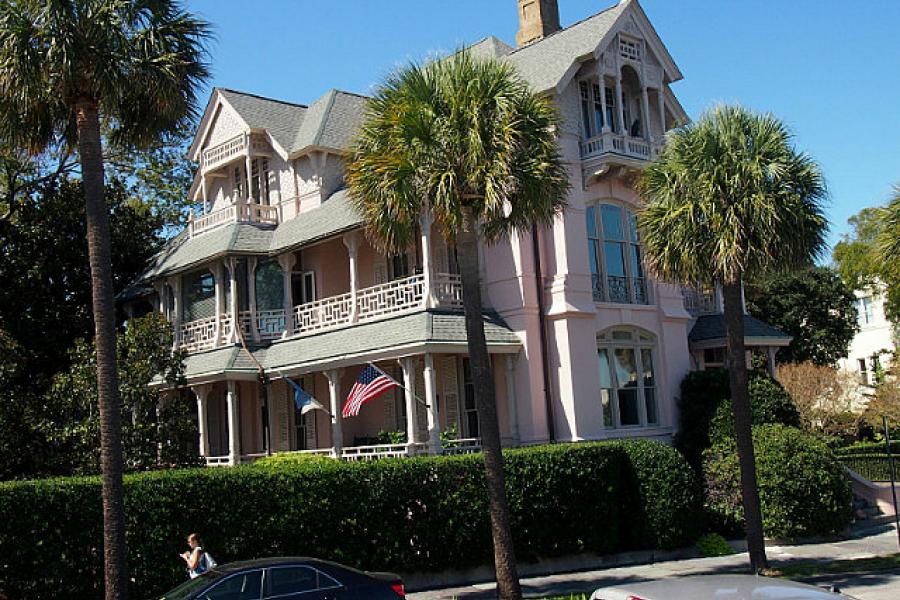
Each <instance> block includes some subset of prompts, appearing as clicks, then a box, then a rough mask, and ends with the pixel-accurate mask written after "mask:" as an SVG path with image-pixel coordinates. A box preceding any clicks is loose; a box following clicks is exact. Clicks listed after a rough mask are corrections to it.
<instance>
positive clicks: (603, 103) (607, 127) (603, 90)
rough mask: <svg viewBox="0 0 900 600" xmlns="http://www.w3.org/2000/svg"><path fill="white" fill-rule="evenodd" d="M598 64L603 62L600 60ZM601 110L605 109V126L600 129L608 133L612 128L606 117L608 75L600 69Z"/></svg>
mask: <svg viewBox="0 0 900 600" xmlns="http://www.w3.org/2000/svg"><path fill="white" fill-rule="evenodd" d="M598 64H602V63H601V62H600V61H598ZM599 86H600V110H601V111H603V114H602V115H601V118H602V119H603V126H602V127H601V128H600V131H601V132H603V133H606V132H607V131H609V130H610V125H609V123H608V119H607V118H606V77H604V76H603V70H602V69H601V70H600V83H599Z"/></svg>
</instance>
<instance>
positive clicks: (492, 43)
mask: <svg viewBox="0 0 900 600" xmlns="http://www.w3.org/2000/svg"><path fill="white" fill-rule="evenodd" d="M466 50H468V51H469V54H470V55H472V56H473V57H475V58H479V59H484V58H500V57H501V56H506V55H507V54H509V53H510V52H512V51H513V47H512V46H510V45H509V44H507V43H506V42H504V41H503V40H500V39H497V38H496V37H494V36H492V35H489V36H487V37H486V38H484V39H482V40H479V41H477V42H475V43H474V44H472V45H471V46H469V47H468V48H466Z"/></svg>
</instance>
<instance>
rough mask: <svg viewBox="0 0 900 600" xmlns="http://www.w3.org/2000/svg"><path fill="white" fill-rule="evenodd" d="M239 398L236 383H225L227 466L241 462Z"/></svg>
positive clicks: (230, 381)
mask: <svg viewBox="0 0 900 600" xmlns="http://www.w3.org/2000/svg"><path fill="white" fill-rule="evenodd" d="M239 402H240V400H239V398H238V393H237V383H236V382H234V381H233V380H229V381H228V382H227V391H226V393H225V405H226V407H227V410H228V464H229V465H236V464H238V463H240V462H241V436H240V430H239V427H240V424H241V420H240V414H239V413H238V407H239V405H240V404H239Z"/></svg>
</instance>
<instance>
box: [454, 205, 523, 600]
mask: <svg viewBox="0 0 900 600" xmlns="http://www.w3.org/2000/svg"><path fill="white" fill-rule="evenodd" d="M457 242H458V246H457V250H458V260H459V270H460V275H461V279H462V291H463V307H464V309H465V314H466V336H467V338H468V341H469V365H470V367H471V370H472V383H473V387H474V388H475V406H476V408H477V409H478V425H479V428H480V430H481V431H480V433H481V446H482V448H483V450H484V472H485V479H486V481H487V488H488V500H489V504H490V511H491V534H492V535H493V539H494V568H495V570H496V576H497V596H498V597H499V598H501V599H502V600H519V599H520V598H521V597H522V589H521V587H520V586H519V574H518V571H517V568H516V555H515V551H514V548H513V538H512V531H511V530H510V526H509V504H508V503H507V500H506V487H505V483H504V476H503V454H502V453H501V451H500V424H499V422H498V419H497V402H496V399H495V398H494V376H493V373H492V371H491V362H490V357H489V356H488V351H487V342H486V341H485V337H484V319H483V317H482V312H481V280H480V279H481V278H480V275H479V273H478V271H479V266H478V238H477V235H476V224H475V217H474V215H473V214H472V208H471V207H469V206H463V224H462V229H461V231H460V232H459V237H458V240H457Z"/></svg>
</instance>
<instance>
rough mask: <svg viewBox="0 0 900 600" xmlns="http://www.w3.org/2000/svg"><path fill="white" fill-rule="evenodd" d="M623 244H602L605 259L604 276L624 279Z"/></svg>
mask: <svg viewBox="0 0 900 600" xmlns="http://www.w3.org/2000/svg"><path fill="white" fill-rule="evenodd" d="M622 246H623V244H619V243H617V242H604V244H603V253H604V254H605V258H606V274H607V275H609V276H610V277H625V250H624V248H623V247H622Z"/></svg>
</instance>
